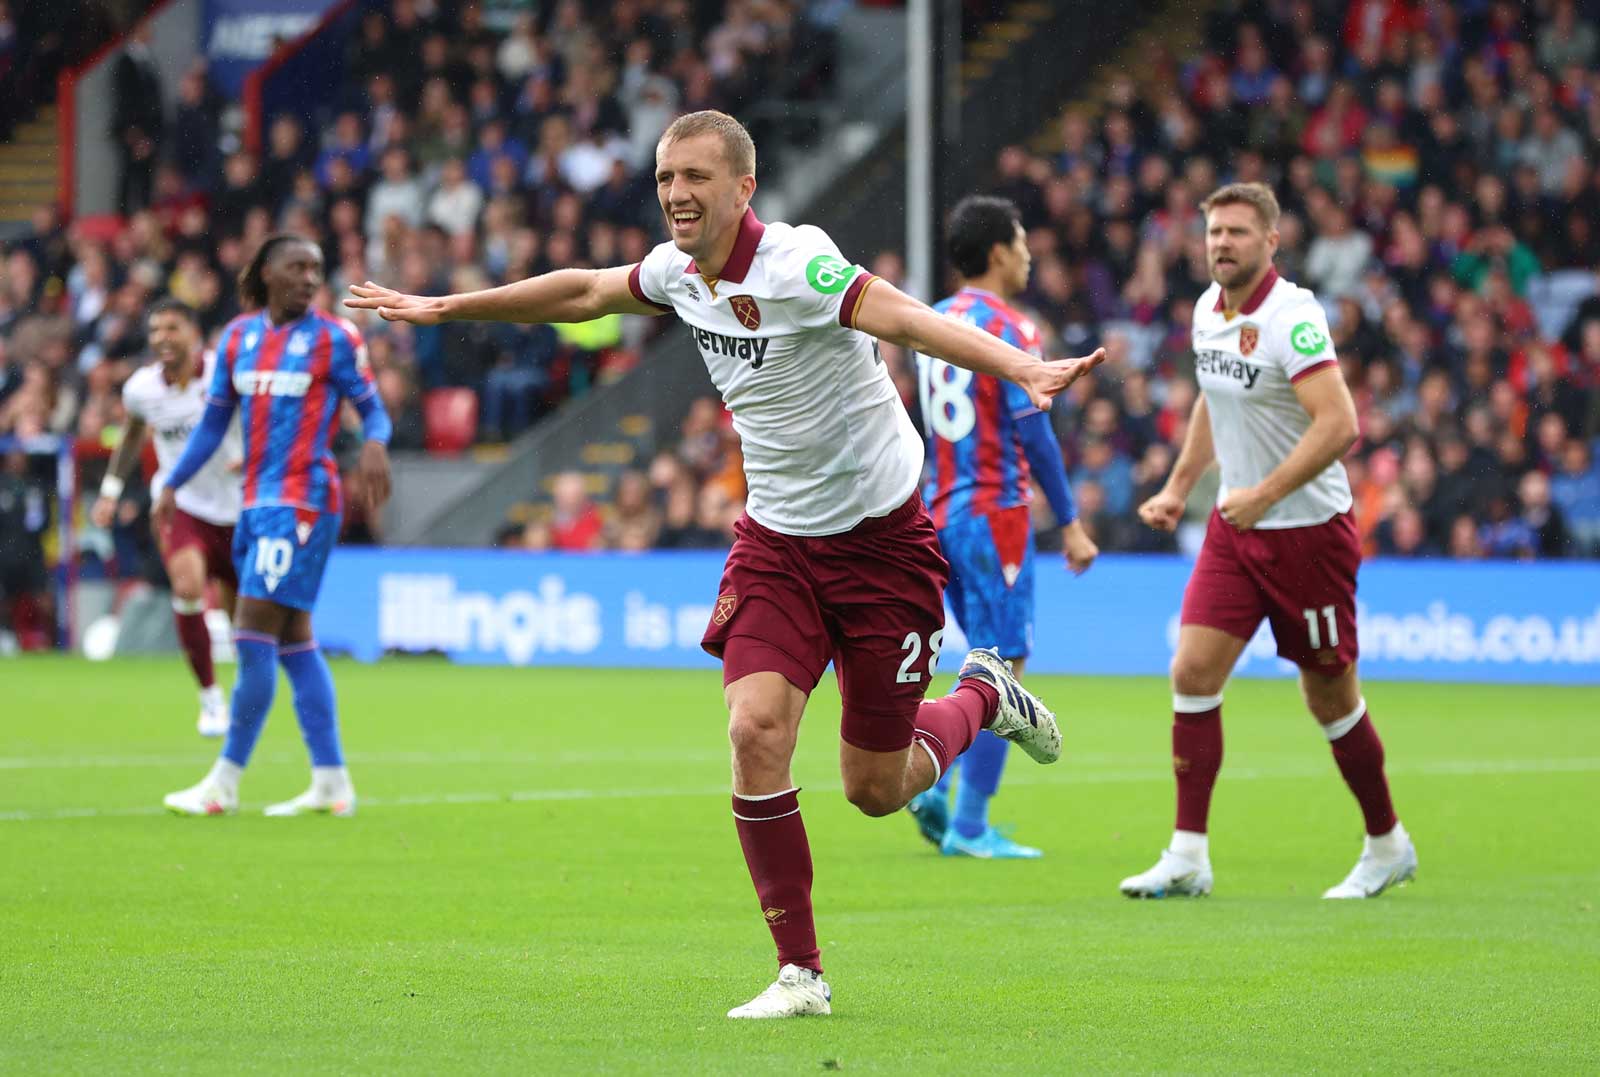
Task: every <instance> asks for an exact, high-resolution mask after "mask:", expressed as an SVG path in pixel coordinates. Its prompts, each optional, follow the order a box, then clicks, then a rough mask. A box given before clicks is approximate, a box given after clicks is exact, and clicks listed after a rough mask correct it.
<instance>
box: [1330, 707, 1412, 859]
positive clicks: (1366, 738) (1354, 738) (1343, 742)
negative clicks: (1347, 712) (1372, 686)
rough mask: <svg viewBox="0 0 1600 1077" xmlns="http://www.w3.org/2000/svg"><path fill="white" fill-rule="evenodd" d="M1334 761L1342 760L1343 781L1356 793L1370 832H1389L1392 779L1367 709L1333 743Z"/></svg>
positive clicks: (1390, 825) (1373, 833) (1393, 820)
mask: <svg viewBox="0 0 1600 1077" xmlns="http://www.w3.org/2000/svg"><path fill="white" fill-rule="evenodd" d="M1332 748H1333V761H1334V762H1335V763H1338V764H1339V773H1340V774H1343V775H1344V783H1345V784H1346V785H1348V786H1349V787H1350V791H1351V792H1352V793H1354V794H1355V795H1356V801H1357V802H1358V803H1359V804H1360V805H1361V814H1362V815H1363V816H1365V817H1366V820H1367V833H1368V834H1371V835H1373V836H1377V835H1379V834H1387V833H1389V831H1391V830H1393V829H1394V824H1395V822H1396V820H1395V816H1394V804H1393V802H1392V801H1391V800H1390V799H1389V779H1388V778H1387V777H1385V776H1384V773H1383V741H1381V740H1379V739H1378V731H1377V729H1375V728H1374V727H1373V725H1372V718H1371V717H1370V716H1368V715H1367V714H1366V713H1365V712H1364V711H1363V713H1362V715H1361V720H1360V721H1359V722H1357V723H1356V724H1355V725H1354V726H1353V727H1352V728H1351V729H1350V731H1349V732H1348V733H1346V734H1344V735H1343V736H1342V737H1339V738H1337V739H1336V740H1334V741H1333V743H1332Z"/></svg>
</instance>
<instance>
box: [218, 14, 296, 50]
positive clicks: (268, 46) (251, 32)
mask: <svg viewBox="0 0 1600 1077" xmlns="http://www.w3.org/2000/svg"><path fill="white" fill-rule="evenodd" d="M319 17H320V16H318V15H315V14H307V13H300V14H272V13H265V14H252V15H224V16H222V17H221V18H219V19H217V21H216V22H215V23H214V24H213V25H212V27H211V39H210V40H209V41H207V42H206V55H208V56H210V57H211V58H212V59H213V60H265V59H266V58H267V57H268V56H271V55H272V50H273V49H274V48H275V47H276V46H277V44H278V42H279V41H280V40H282V41H293V40H294V39H296V38H298V37H299V36H300V35H301V34H303V33H305V32H306V31H307V30H309V29H311V27H312V26H313V25H315V24H316V21H317V19H318V18H319Z"/></svg>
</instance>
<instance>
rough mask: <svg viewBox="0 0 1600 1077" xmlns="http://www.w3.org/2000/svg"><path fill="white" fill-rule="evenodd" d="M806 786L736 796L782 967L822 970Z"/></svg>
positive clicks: (743, 843)
mask: <svg viewBox="0 0 1600 1077" xmlns="http://www.w3.org/2000/svg"><path fill="white" fill-rule="evenodd" d="M799 794H800V790H798V789H790V790H789V791H788V792H785V793H778V794H776V795H774V796H766V797H742V796H740V795H739V794H737V793H735V794H734V795H733V821H734V825H735V826H737V827H738V829H739V846H740V848H742V849H743V850H744V862H745V865H746V866H748V867H749V869H750V881H751V882H753V883H755V886H756V897H758V898H760V899H761V915H762V916H763V917H765V918H766V921H767V930H769V931H771V932H772V941H773V942H774V943H776V944H777V946H778V964H779V965H799V966H800V967H801V968H806V969H815V970H816V971H818V972H821V971H822V954H821V951H819V950H818V949H817V927H816V922H815V920H814V919H813V918H812V915H811V845H810V843H808V842H807V841H806V825H805V823H803V822H801V821H800V795H799Z"/></svg>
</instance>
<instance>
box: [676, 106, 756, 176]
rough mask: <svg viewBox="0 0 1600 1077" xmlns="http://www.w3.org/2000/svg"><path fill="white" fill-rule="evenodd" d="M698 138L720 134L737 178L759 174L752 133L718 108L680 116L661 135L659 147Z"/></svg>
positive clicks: (723, 150) (724, 151)
mask: <svg viewBox="0 0 1600 1077" xmlns="http://www.w3.org/2000/svg"><path fill="white" fill-rule="evenodd" d="M695 135H716V136H717V137H718V138H720V139H722V153H723V156H724V157H726V158H727V159H728V164H729V165H730V166H732V168H733V173H734V175H736V176H753V175H755V174H756V144H755V141H754V140H753V139H751V137H750V132H749V131H746V130H745V129H744V124H742V123H740V122H739V121H738V120H736V119H734V118H733V117H732V116H730V115H728V114H727V113H726V112H718V111H717V110H716V109H710V108H708V109H705V110H703V111H701V112H689V113H685V114H684V115H682V116H679V117H678V118H677V119H675V120H673V121H672V125H671V126H670V127H668V128H667V129H666V130H665V131H663V132H662V133H661V141H660V142H659V143H658V145H662V146H665V145H669V144H671V143H673V142H677V141H679V140H681V139H685V138H693V137H694V136H695Z"/></svg>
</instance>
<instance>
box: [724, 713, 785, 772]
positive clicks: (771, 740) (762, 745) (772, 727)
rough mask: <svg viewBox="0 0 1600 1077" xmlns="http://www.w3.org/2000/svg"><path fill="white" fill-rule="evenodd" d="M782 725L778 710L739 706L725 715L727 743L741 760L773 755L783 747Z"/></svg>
mask: <svg viewBox="0 0 1600 1077" xmlns="http://www.w3.org/2000/svg"><path fill="white" fill-rule="evenodd" d="M785 725H786V723H785V722H784V716H783V714H782V711H781V709H780V708H778V707H766V706H762V705H761V704H759V703H752V704H741V705H738V706H735V707H734V708H733V710H732V712H731V713H730V714H729V715H728V743H730V744H731V745H733V754H734V755H735V756H737V757H739V758H741V759H748V758H759V757H762V756H767V755H773V754H776V753H778V752H779V751H780V750H781V749H782V747H783V741H784V735H785Z"/></svg>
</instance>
